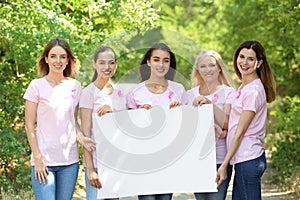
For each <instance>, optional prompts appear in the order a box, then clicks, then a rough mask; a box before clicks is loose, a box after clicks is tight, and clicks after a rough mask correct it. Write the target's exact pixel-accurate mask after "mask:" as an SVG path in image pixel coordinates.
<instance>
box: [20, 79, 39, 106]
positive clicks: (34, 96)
mask: <svg viewBox="0 0 300 200" xmlns="http://www.w3.org/2000/svg"><path fill="white" fill-rule="evenodd" d="M23 98H24V99H26V100H28V101H31V102H33V103H38V102H39V99H40V98H39V89H38V84H37V80H33V81H31V82H30V84H29V86H28V88H27V89H26V91H25V94H24V96H23Z"/></svg>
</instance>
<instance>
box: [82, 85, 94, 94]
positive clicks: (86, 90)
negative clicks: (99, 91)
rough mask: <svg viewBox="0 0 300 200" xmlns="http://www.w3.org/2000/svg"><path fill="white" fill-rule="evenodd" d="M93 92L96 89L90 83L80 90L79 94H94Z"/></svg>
mask: <svg viewBox="0 0 300 200" xmlns="http://www.w3.org/2000/svg"><path fill="white" fill-rule="evenodd" d="M95 90H96V87H95V85H94V83H90V84H88V85H87V86H86V87H85V88H83V89H82V92H81V93H82V94H89V93H94V91H95Z"/></svg>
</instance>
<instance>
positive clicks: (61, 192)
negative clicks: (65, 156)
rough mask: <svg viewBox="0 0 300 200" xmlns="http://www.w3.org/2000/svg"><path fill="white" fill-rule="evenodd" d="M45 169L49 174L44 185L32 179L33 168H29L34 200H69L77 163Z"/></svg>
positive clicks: (73, 187)
mask: <svg viewBox="0 0 300 200" xmlns="http://www.w3.org/2000/svg"><path fill="white" fill-rule="evenodd" d="M47 167H48V171H49V173H48V176H47V177H48V182H47V183H46V184H43V183H40V182H39V181H38V179H35V178H34V166H32V167H31V183H32V187H33V191H34V195H35V197H36V200H71V199H72V196H73V193H74V189H75V185H76V181H77V176H78V169H79V164H78V162H77V163H74V164H71V165H66V166H47Z"/></svg>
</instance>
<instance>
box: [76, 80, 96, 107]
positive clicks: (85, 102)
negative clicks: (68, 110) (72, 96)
mask: <svg viewBox="0 0 300 200" xmlns="http://www.w3.org/2000/svg"><path fill="white" fill-rule="evenodd" d="M93 106H94V92H93V90H92V89H91V87H90V85H89V86H87V87H86V88H84V89H83V90H82V92H81V95H80V100H79V108H88V109H93Z"/></svg>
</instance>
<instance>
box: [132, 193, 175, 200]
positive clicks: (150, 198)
mask: <svg viewBox="0 0 300 200" xmlns="http://www.w3.org/2000/svg"><path fill="white" fill-rule="evenodd" d="M172 196H173V194H172V193H171V194H149V195H138V199H139V200H171V199H172Z"/></svg>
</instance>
